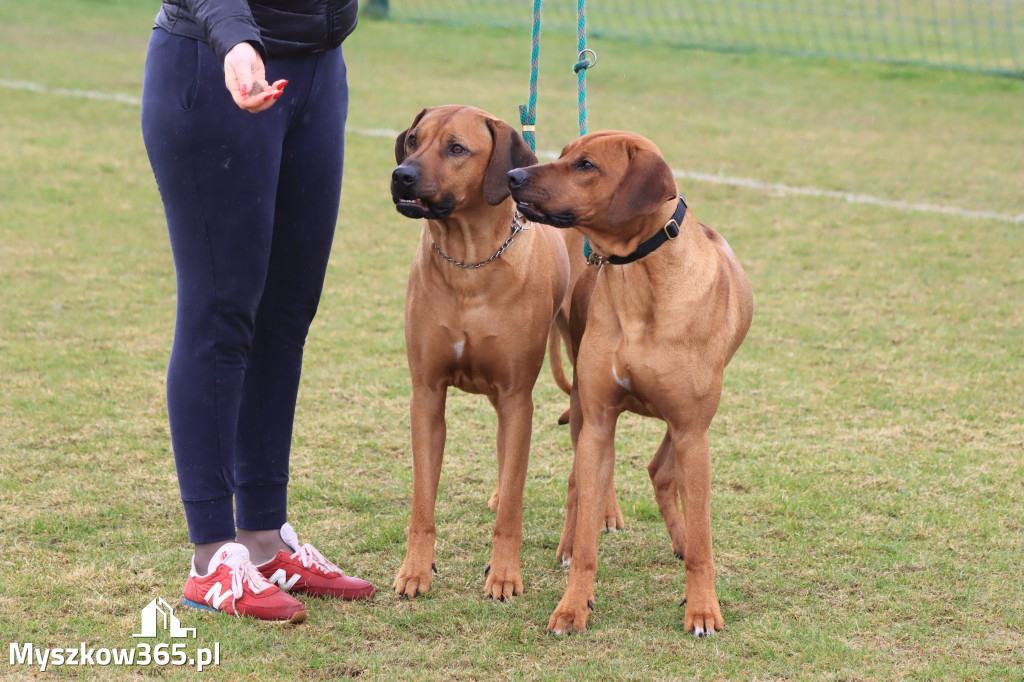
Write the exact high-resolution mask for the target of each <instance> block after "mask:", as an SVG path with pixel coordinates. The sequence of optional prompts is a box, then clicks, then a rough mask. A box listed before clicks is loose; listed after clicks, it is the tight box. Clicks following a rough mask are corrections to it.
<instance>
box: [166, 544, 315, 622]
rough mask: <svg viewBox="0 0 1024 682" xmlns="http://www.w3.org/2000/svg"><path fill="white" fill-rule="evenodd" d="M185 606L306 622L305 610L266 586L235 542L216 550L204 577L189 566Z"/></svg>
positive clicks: (290, 597) (238, 614)
mask: <svg viewBox="0 0 1024 682" xmlns="http://www.w3.org/2000/svg"><path fill="white" fill-rule="evenodd" d="M185 605H186V606H191V607H192V608H196V609H207V610H209V611H219V612H223V613H227V614H231V615H233V616H252V617H253V618H259V619H260V620H273V621H281V622H287V623H301V622H302V621H304V620H306V608H305V607H304V606H303V605H302V604H301V603H300V602H299V601H298V600H297V599H295V597H292V596H291V595H289V594H286V593H285V592H282V591H281V590H280V589H278V588H277V587H275V586H274V585H271V584H270V583H269V582H267V579H266V578H264V577H263V575H262V574H260V572H259V570H257V568H256V566H255V565H254V564H253V563H252V562H251V561H249V550H248V549H246V548H245V546H244V545H240V544H238V543H237V542H229V543H227V544H225V545H224V546H223V547H221V548H220V549H218V550H217V554H216V555H215V556H214V557H213V559H211V560H210V565H209V567H208V569H207V573H206V575H199V573H198V572H197V571H196V569H195V565H194V562H193V566H192V570H191V571H190V572H189V576H188V582H186V583H185Z"/></svg>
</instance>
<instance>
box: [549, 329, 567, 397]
mask: <svg viewBox="0 0 1024 682" xmlns="http://www.w3.org/2000/svg"><path fill="white" fill-rule="evenodd" d="M560 341H564V339H563V338H562V330H561V329H560V328H559V325H558V324H557V323H556V324H553V325H551V331H550V333H548V361H549V362H550V363H551V376H552V377H553V378H554V380H555V383H556V384H558V387H559V388H560V389H562V390H563V391H564V392H565V394H566V395H569V394H570V393H571V392H572V384H571V383H570V382H569V377H567V376H566V375H565V365H564V364H563V363H562V344H561V343H559V342H560ZM566 347H568V344H566Z"/></svg>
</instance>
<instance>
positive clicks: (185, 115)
mask: <svg viewBox="0 0 1024 682" xmlns="http://www.w3.org/2000/svg"><path fill="white" fill-rule="evenodd" d="M276 114H277V112H274V108H271V110H268V111H266V112H263V113H261V114H257V115H253V114H249V113H247V112H243V111H241V110H239V109H238V108H237V107H236V106H235V105H234V103H233V102H232V100H231V97H230V95H229V94H228V92H227V90H226V89H225V88H224V82H223V72H222V68H221V65H220V64H219V62H218V61H217V59H216V57H215V56H214V54H213V52H212V51H211V50H210V49H209V47H208V46H207V45H205V44H203V43H199V42H197V41H194V40H190V39H187V38H181V37H178V36H170V35H169V34H167V33H166V32H164V31H161V30H156V31H154V33H153V37H152V40H151V43H150V51H149V55H148V57H147V62H146V73H145V82H144V86H143V106H142V129H143V137H144V140H145V143H146V149H147V152H148V154H149V157H150V162H151V164H152V167H153V172H154V175H155V176H156V180H157V184H158V186H159V189H160V194H161V197H162V199H163V203H164V209H165V213H166V217H167V225H168V232H169V235H170V241H171V249H172V252H173V255H174V264H175V270H176V273H177V288H178V304H177V319H176V323H175V332H174V344H173V348H172V351H171V358H170V363H169V367H168V375H167V402H168V414H169V417H170V426H171V442H172V446H173V449H174V457H175V465H176V468H177V473H178V483H179V487H180V490H181V497H182V501H183V503H184V507H185V516H186V520H187V523H188V530H189V538H190V540H191V541H192V542H193V543H195V544H196V546H197V556H196V559H195V564H196V568H197V569H198V570H200V571H204V570H205V569H206V566H207V563H208V560H209V558H210V556H212V553H213V551H214V550H215V549H216V548H217V547H218V546H219V545H220V544H222V543H223V542H224V541H227V540H231V539H232V538H234V537H235V523H234V514H233V510H232V495H233V492H234V487H235V480H234V472H235V466H236V456H235V445H236V431H237V425H238V413H239V409H240V405H241V402H242V389H243V380H244V375H245V372H246V366H247V363H248V357H249V352H250V347H251V343H252V338H253V334H254V328H255V318H256V311H257V308H258V305H259V301H260V298H261V296H262V293H263V288H264V283H265V281H266V272H267V268H268V265H269V260H270V256H269V254H270V250H271V239H272V230H273V209H272V208H271V207H270V206H268V202H271V201H272V200H273V197H274V196H275V194H276V192H277V178H278V166H279V163H280V140H281V139H282V136H283V134H284V130H283V129H284V126H283V125H282V122H283V118H282V117H281V116H280V115H276Z"/></svg>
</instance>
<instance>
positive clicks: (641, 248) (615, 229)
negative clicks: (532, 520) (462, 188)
mask: <svg viewBox="0 0 1024 682" xmlns="http://www.w3.org/2000/svg"><path fill="white" fill-rule="evenodd" d="M509 187H510V189H511V191H512V195H513V197H514V198H515V200H516V202H517V205H518V207H519V211H520V212H521V213H522V214H523V215H525V216H527V217H528V218H530V219H531V220H534V221H537V222H544V223H548V224H550V225H555V226H557V227H575V228H577V229H578V230H579V231H580V232H582V233H583V234H584V235H586V236H587V237H588V238H589V240H590V243H591V245H592V248H593V256H592V257H591V263H593V264H595V265H597V266H598V267H597V268H594V269H592V270H591V272H590V273H589V274H588V275H584V276H583V277H581V278H580V279H579V280H578V282H577V284H576V286H575V288H574V290H573V294H572V298H573V300H572V320H571V321H570V330H571V334H572V338H573V345H574V346H577V347H578V352H577V354H576V358H577V362H576V374H575V380H574V382H573V392H572V396H571V407H570V412H571V415H570V426H571V429H572V436H573V438H572V440H573V447H574V449H575V453H576V456H575V461H574V464H573V473H572V474H571V475H570V482H569V494H568V502H567V505H566V520H565V530H564V532H563V536H562V543H561V544H560V546H559V550H558V552H559V555H560V557H561V558H563V559H565V558H566V555H571V560H572V568H571V570H570V573H569V583H568V587H567V588H566V591H565V594H564V596H563V597H562V600H561V601H560V602H559V604H558V607H557V608H556V609H555V612H554V613H553V614H552V616H551V619H550V621H549V622H548V630H550V631H552V632H554V633H556V634H561V633H563V632H565V633H568V632H572V631H573V630H584V629H585V628H586V624H587V617H588V615H589V610H590V609H591V608H593V598H594V576H595V574H596V571H597V538H598V528H599V525H600V524H601V523H602V521H603V520H604V519H603V517H604V515H605V504H604V502H603V500H605V499H606V496H607V494H608V490H609V486H610V484H611V480H612V472H613V468H614V461H615V444H614V437H615V424H616V421H617V419H618V416H619V414H621V413H622V412H623V411H625V410H629V411H632V412H637V413H639V414H642V415H647V416H652V417H657V418H659V419H662V420H664V421H665V422H666V423H667V424H668V431H667V433H666V434H665V438H664V440H663V441H662V443H661V446H660V447H659V448H658V450H657V452H656V453H655V455H654V458H653V459H652V460H651V463H650V465H649V466H648V471H649V473H650V475H651V480H652V482H653V484H654V489H655V495H656V497H657V500H658V507H659V508H660V510H661V514H662V517H663V519H664V521H665V525H666V526H667V528H668V531H669V536H670V537H671V539H672V546H673V548H674V549H675V551H676V553H677V554H679V555H680V556H682V557H683V558H684V560H685V562H686V599H685V603H686V614H685V621H684V627H685V629H686V630H687V631H688V632H693V633H694V634H696V635H698V636H700V635H704V634H706V633H712V632H715V631H718V630H721V629H722V628H723V627H724V623H723V621H722V614H721V609H720V607H719V604H718V595H717V593H716V591H715V583H714V579H715V566H714V560H713V558H712V552H711V514H710V503H711V454H710V449H709V440H708V427H709V426H710V425H711V420H712V418H713V417H714V415H715V412H716V410H717V409H718V402H719V399H720V397H721V392H722V377H723V372H724V370H725V366H726V365H727V364H728V363H729V360H730V359H731V358H732V355H733V353H735V352H736V349H737V348H738V347H739V345H740V343H741V342H742V341H743V338H744V336H746V333H747V329H749V327H750V322H751V319H752V316H753V294H752V292H751V288H750V282H749V281H748V280H747V277H746V274H745V273H744V272H743V269H742V268H741V267H740V264H739V262H738V261H737V260H736V257H735V256H734V255H733V252H732V250H731V249H730V248H729V245H728V244H726V242H725V240H724V239H723V238H722V237H721V236H720V235H719V234H718V233H717V232H715V231H714V230H711V229H710V228H708V227H705V226H704V225H701V224H699V223H698V222H697V221H696V219H695V218H694V217H693V215H692V214H691V213H690V212H689V211H687V210H686V204H685V203H684V202H683V201H682V199H681V197H679V193H678V189H677V188H676V183H675V179H674V178H673V175H672V171H671V169H670V168H669V167H668V165H667V164H666V163H665V161H664V160H663V159H662V157H661V153H660V152H659V151H658V148H657V147H656V146H655V145H654V144H653V143H652V142H651V141H650V140H648V139H646V138H644V137H641V136H639V135H635V134H632V133H623V132H615V131H608V132H599V133H592V134H590V135H585V136H584V137H582V138H580V139H578V140H576V141H575V142H573V143H572V144H570V145H568V146H567V147H566V148H565V149H564V150H563V151H562V155H561V156H560V157H559V158H558V160H557V161H554V162H552V163H548V164H544V165H539V166H532V167H529V168H523V169H519V170H514V171H512V172H510V173H509ZM677 495H678V497H680V498H682V511H683V513H682V514H680V509H679V502H678V499H677Z"/></svg>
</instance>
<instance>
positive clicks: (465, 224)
mask: <svg viewBox="0 0 1024 682" xmlns="http://www.w3.org/2000/svg"><path fill="white" fill-rule="evenodd" d="M515 213H516V205H515V202H513V201H512V199H511V198H509V199H506V200H505V201H503V202H501V203H500V204H498V205H497V206H490V205H488V204H486V203H482V205H479V206H476V207H474V208H472V209H470V210H465V209H460V210H458V211H456V212H454V213H453V214H452V215H449V216H446V217H445V218H441V219H437V218H433V219H429V220H427V221H426V229H427V232H428V237H429V239H430V240H431V241H432V242H433V243H434V244H436V245H437V247H438V248H439V249H441V250H442V251H444V252H445V253H446V254H447V255H448V256H449V257H450V258H452V259H454V260H457V261H459V262H462V263H479V262H482V261H486V260H487V259H488V258H490V257H491V256H493V255H494V254H495V253H496V252H497V250H498V249H499V248H500V247H501V246H502V244H504V243H505V240H506V239H508V237H509V235H510V234H511V231H512V222H513V218H514V216H515ZM433 257H434V258H436V259H437V260H439V261H442V259H441V257H440V256H438V255H437V254H436V253H435V254H433ZM442 264H443V265H445V266H449V265H450V264H449V263H444V262H443V261H442Z"/></svg>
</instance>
